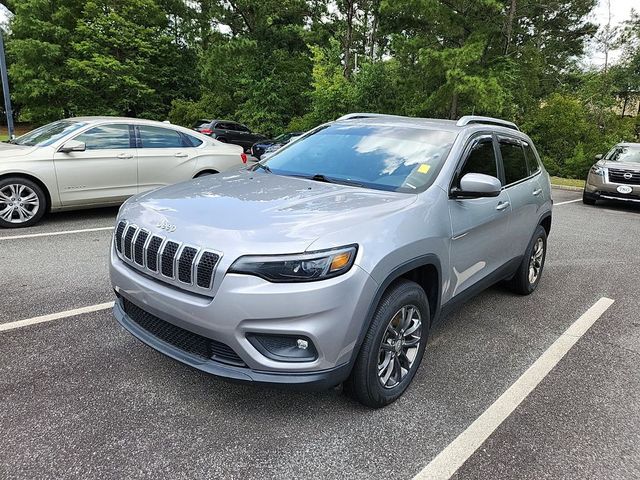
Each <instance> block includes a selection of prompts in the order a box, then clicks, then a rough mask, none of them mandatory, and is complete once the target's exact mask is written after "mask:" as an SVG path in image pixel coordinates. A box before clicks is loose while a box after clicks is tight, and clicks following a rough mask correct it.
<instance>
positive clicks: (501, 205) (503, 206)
mask: <svg viewBox="0 0 640 480" xmlns="http://www.w3.org/2000/svg"><path fill="white" fill-rule="evenodd" d="M509 205H511V204H510V203H509V202H500V203H499V204H498V206H497V207H496V210H500V211H502V210H505V209H507V208H509Z"/></svg>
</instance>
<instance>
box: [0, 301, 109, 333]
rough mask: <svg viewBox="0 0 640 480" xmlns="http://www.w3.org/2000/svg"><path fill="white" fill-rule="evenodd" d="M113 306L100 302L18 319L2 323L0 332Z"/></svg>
mask: <svg viewBox="0 0 640 480" xmlns="http://www.w3.org/2000/svg"><path fill="white" fill-rule="evenodd" d="M111 307H113V302H107V303H100V304H98V305H91V306H89V307H82V308H76V309H74V310H67V311H66V312H59V313H52V314H50V315H42V316H40V317H34V318H28V319H26V320H18V321H17V322H10V323H2V324H0V332H6V331H7V330H14V329H16V328H21V327H26V326H27V325H35V324H37V323H44V322H51V321H53V320H60V319H62V318H68V317H74V316H76V315H82V314H83V313H92V312H99V311H100V310H106V309H108V308H111Z"/></svg>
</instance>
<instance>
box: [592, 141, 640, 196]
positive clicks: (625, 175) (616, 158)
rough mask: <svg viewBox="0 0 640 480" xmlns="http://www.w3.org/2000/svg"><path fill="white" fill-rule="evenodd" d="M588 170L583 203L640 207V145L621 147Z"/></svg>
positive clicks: (598, 158)
mask: <svg viewBox="0 0 640 480" xmlns="http://www.w3.org/2000/svg"><path fill="white" fill-rule="evenodd" d="M596 160H597V162H596V163H595V165H593V166H592V167H591V169H590V170H589V174H588V176H587V182H586V183H585V186H584V192H583V193H582V201H583V202H584V203H585V204H587V205H595V204H596V201H598V200H600V199H605V200H621V201H623V202H634V203H640V143H619V144H617V145H616V146H615V147H613V148H612V149H611V151H610V152H609V153H607V154H606V155H605V156H604V157H603V156H602V155H598V156H596Z"/></svg>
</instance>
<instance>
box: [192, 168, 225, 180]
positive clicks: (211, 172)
mask: <svg viewBox="0 0 640 480" xmlns="http://www.w3.org/2000/svg"><path fill="white" fill-rule="evenodd" d="M217 173H220V172H219V171H217V170H214V169H213V168H203V169H202V170H200V171H198V172H196V174H195V175H194V176H193V178H198V177H199V176H200V175H204V174H209V175H215V174H217Z"/></svg>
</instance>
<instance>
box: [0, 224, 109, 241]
mask: <svg viewBox="0 0 640 480" xmlns="http://www.w3.org/2000/svg"><path fill="white" fill-rule="evenodd" d="M103 230H113V227H100V228H83V229H82V230H65V231H64V232H46V233H31V234H28V235H14V236H12V237H0V241H2V240H18V239H20V238H37V237H50V236H55V235H70V234H72V233H85V232H101V231H103Z"/></svg>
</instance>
